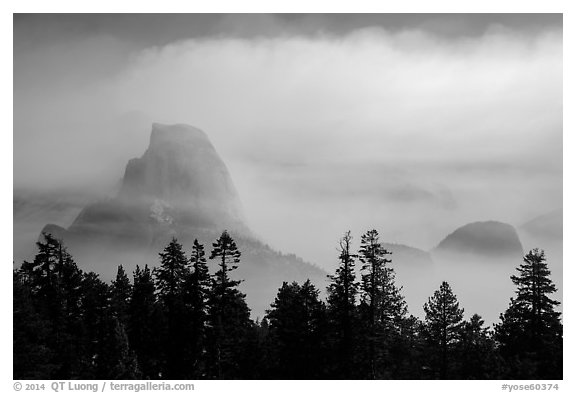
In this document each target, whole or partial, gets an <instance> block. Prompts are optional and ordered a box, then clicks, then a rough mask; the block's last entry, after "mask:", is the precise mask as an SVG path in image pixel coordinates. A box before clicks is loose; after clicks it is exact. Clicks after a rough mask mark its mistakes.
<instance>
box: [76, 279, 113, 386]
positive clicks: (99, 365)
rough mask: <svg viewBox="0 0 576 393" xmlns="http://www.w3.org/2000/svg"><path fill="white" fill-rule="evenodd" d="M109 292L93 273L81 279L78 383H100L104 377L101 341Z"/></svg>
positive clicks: (107, 315)
mask: <svg viewBox="0 0 576 393" xmlns="http://www.w3.org/2000/svg"><path fill="white" fill-rule="evenodd" d="M109 293H110V288H109V286H108V285H107V284H106V283H105V282H103V281H102V280H101V279H100V277H98V274H96V273H94V272H90V273H85V274H84V277H83V279H82V301H81V304H82V322H83V332H82V335H83V348H84V353H85V357H84V358H83V359H79V360H78V361H79V362H80V361H81V362H82V370H83V372H82V379H102V378H105V377H106V374H105V373H104V372H103V371H102V369H103V368H104V367H105V366H106V359H105V357H104V356H103V353H102V351H103V348H104V341H105V337H106V335H107V334H108V331H107V329H108V325H107V319H108V318H109V313H110V299H109Z"/></svg>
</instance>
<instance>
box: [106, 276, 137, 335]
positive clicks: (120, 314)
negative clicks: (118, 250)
mask: <svg viewBox="0 0 576 393" xmlns="http://www.w3.org/2000/svg"><path fill="white" fill-rule="evenodd" d="M131 293H132V285H130V280H129V279H128V276H127V275H126V272H125V271H124V268H123V267H122V265H119V266H118V271H117V273H116V279H115V280H114V281H112V286H111V288H110V302H111V303H110V307H111V311H112V314H113V315H114V316H115V317H116V318H118V320H119V321H120V322H121V323H122V324H123V325H124V326H126V325H127V323H128V304H129V303H130V294H131Z"/></svg>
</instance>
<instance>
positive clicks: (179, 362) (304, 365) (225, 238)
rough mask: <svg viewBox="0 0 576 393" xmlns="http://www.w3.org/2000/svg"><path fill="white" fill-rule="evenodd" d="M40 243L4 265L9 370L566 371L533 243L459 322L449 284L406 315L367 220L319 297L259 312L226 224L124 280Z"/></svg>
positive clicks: (69, 375)
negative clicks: (207, 241)
mask: <svg viewBox="0 0 576 393" xmlns="http://www.w3.org/2000/svg"><path fill="white" fill-rule="evenodd" d="M37 247H38V253H37V255H36V256H35V258H34V260H33V261H32V262H26V261H25V262H23V263H22V265H21V267H20V268H19V269H16V270H14V273H13V293H14V297H13V301H14V307H13V316H14V319H13V321H14V322H13V342H14V347H13V348H14V352H13V374H14V379H562V322H561V318H560V313H559V312H557V311H556V310H555V309H556V307H557V306H558V305H559V302H557V301H555V300H552V299H551V298H550V295H551V294H553V293H554V292H555V291H556V288H555V285H554V283H553V282H552V281H551V280H550V278H549V275H550V271H549V269H548V267H547V264H546V257H545V254H544V252H543V251H542V250H539V249H533V250H531V251H530V252H528V254H526V256H525V257H524V259H523V261H522V262H521V263H520V265H519V267H517V269H516V270H517V274H516V275H513V276H511V280H512V281H513V283H514V284H515V285H516V293H515V297H513V298H511V299H510V304H509V307H508V309H507V310H506V311H505V312H504V313H502V314H501V315H500V321H499V322H498V323H497V324H495V325H494V326H493V327H492V328H489V327H486V326H484V324H485V323H484V321H483V319H482V318H481V317H480V316H479V315H477V314H474V315H472V317H471V318H470V319H469V320H465V319H464V317H463V313H464V310H463V309H462V308H461V307H460V304H459V302H458V300H457V297H456V295H455V294H454V293H453V291H452V289H451V288H450V285H449V284H448V283H447V282H442V284H441V285H440V287H439V288H438V290H436V291H435V292H434V293H433V294H432V296H430V297H429V299H428V301H427V302H426V304H424V306H423V307H424V312H425V317H424V319H423V320H421V319H419V318H417V317H415V316H413V315H410V314H409V313H408V309H407V305H406V302H405V300H404V297H403V296H402V293H401V289H402V288H401V287H399V286H398V285H397V284H396V282H395V273H394V269H393V268H392V266H391V262H392V261H391V257H390V252H389V251H387V250H386V249H385V248H384V247H383V246H382V244H381V242H380V240H379V235H378V232H377V231H376V230H370V231H367V232H366V233H365V234H363V235H362V236H361V239H360V247H359V248H358V250H356V251H355V250H354V249H353V247H352V236H351V234H350V232H346V233H345V234H344V236H343V237H342V238H341V239H340V241H339V255H338V258H339V264H338V268H337V269H336V271H335V272H334V274H332V275H329V276H328V278H329V285H328V287H327V288H326V289H327V297H326V300H325V301H324V300H323V299H322V297H321V296H320V290H319V289H318V288H316V287H315V286H314V285H313V284H312V283H311V282H310V280H307V281H305V282H303V283H297V282H292V283H288V282H284V283H283V284H282V287H281V288H279V289H278V292H277V294H276V297H275V299H274V300H273V302H272V303H271V304H270V308H269V310H267V311H266V314H265V317H264V318H263V319H262V320H261V321H260V320H258V319H257V320H255V321H254V320H251V318H250V309H249V308H248V306H247V304H246V301H245V295H244V294H243V293H242V292H241V291H240V290H239V284H240V282H241V281H239V280H234V279H232V277H231V275H230V273H231V272H232V271H234V270H236V269H237V268H238V267H239V266H240V261H241V253H240V250H238V247H237V246H236V243H235V241H234V240H233V239H232V237H231V236H230V234H229V233H228V232H226V231H224V232H223V233H222V234H221V236H220V237H219V238H218V239H217V240H216V241H215V242H214V243H213V245H212V250H211V252H210V255H209V256H208V257H207V255H206V252H205V250H204V246H203V245H202V244H200V243H199V242H198V241H197V240H196V241H194V244H193V246H192V249H191V251H190V253H189V255H186V253H185V251H184V250H183V247H182V245H181V244H180V243H179V242H178V241H177V240H176V239H172V241H171V242H170V243H169V244H168V245H167V246H166V247H165V248H164V250H163V251H162V252H161V253H160V254H159V257H160V265H159V266H158V267H156V268H154V269H150V268H149V267H148V266H147V265H146V266H144V267H140V266H137V267H136V270H135V271H134V272H133V277H132V281H131V280H130V279H129V277H128V275H127V273H126V272H125V271H124V269H123V267H122V265H120V266H119V267H118V271H117V274H116V278H115V279H114V280H113V281H112V282H111V283H110V284H107V283H105V282H103V281H102V280H101V279H100V278H99V277H98V275H97V274H95V273H93V272H83V271H82V270H81V269H80V268H79V267H78V266H77V265H76V263H75V262H74V259H73V257H72V256H71V255H70V254H69V253H68V251H67V249H66V248H65V246H64V245H63V244H62V242H61V241H59V240H58V239H56V238H54V237H53V236H52V235H50V234H43V240H42V241H39V242H38V243H37ZM208 260H210V262H209V261H208ZM209 263H213V264H214V265H215V269H212V270H215V272H214V273H213V274H211V273H210V269H209V265H208V264H209ZM357 265H358V268H359V270H358V272H357ZM358 273H359V274H358Z"/></svg>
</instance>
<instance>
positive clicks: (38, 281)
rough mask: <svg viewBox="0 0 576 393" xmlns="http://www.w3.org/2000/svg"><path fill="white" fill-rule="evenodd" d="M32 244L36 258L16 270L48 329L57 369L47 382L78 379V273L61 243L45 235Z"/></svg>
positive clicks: (79, 283) (79, 326) (79, 291)
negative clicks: (35, 248)
mask: <svg viewBox="0 0 576 393" xmlns="http://www.w3.org/2000/svg"><path fill="white" fill-rule="evenodd" d="M43 237H44V239H43V241H39V242H37V243H36V245H37V247H38V254H36V256H35V258H34V261H33V262H32V263H29V262H24V263H23V264H22V266H21V268H20V272H21V274H22V277H23V279H24V280H25V281H26V282H27V283H28V286H29V288H30V291H31V296H32V299H33V302H34V305H35V308H36V310H37V311H38V312H39V313H40V315H41V317H42V318H43V319H45V320H46V321H47V323H48V326H49V337H50V338H51V340H50V341H51V342H50V343H49V346H50V348H51V349H52V350H53V351H54V356H55V359H57V362H58V364H59V367H57V368H55V370H54V374H53V375H52V376H51V378H62V379H70V378H75V377H78V373H79V369H78V367H77V366H78V365H79V363H78V362H76V361H75V359H77V358H79V357H80V354H81V353H80V351H81V348H79V346H78V345H79V342H80V340H79V338H78V334H79V332H81V330H82V329H81V310H80V297H81V288H80V285H81V283H82V272H81V271H80V269H79V268H78V266H77V265H76V263H75V262H74V260H73V258H72V256H71V255H70V254H69V253H68V251H67V249H66V247H65V246H64V245H63V244H62V242H61V241H60V240H58V239H56V238H55V237H54V236H52V235H51V234H48V233H43Z"/></svg>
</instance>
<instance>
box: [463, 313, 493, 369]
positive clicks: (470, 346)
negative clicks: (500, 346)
mask: <svg viewBox="0 0 576 393" xmlns="http://www.w3.org/2000/svg"><path fill="white" fill-rule="evenodd" d="M459 341H460V342H459V345H458V352H459V356H458V359H459V361H458V363H459V367H458V368H459V371H458V376H459V378H461V379H497V377H498V375H497V374H496V373H495V368H496V367H495V366H496V365H497V364H498V361H499V359H498V356H497V354H496V350H495V345H494V341H493V340H492V338H491V335H490V333H489V329H488V328H487V327H484V320H483V319H482V317H480V315H478V314H474V315H472V317H471V318H470V320H468V321H465V322H464V325H463V327H462V331H461V338H460V340H459Z"/></svg>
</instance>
